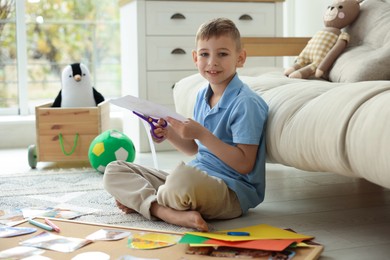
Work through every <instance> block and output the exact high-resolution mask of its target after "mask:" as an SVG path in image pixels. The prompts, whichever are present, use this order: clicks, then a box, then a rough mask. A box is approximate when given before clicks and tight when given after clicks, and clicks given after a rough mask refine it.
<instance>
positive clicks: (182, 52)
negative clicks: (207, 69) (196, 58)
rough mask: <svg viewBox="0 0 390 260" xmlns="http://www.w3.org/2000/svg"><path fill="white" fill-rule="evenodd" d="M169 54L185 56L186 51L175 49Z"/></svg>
mask: <svg viewBox="0 0 390 260" xmlns="http://www.w3.org/2000/svg"><path fill="white" fill-rule="evenodd" d="M171 54H186V51H185V50H183V49H182V48H176V49H174V50H172V51H171Z"/></svg>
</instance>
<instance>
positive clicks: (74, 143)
mask: <svg viewBox="0 0 390 260" xmlns="http://www.w3.org/2000/svg"><path fill="white" fill-rule="evenodd" d="M58 136H59V138H60V147H61V150H62V153H63V154H64V155H66V156H69V155H72V154H73V153H74V151H75V150H76V146H77V141H78V140H79V134H78V133H76V136H75V137H74V139H73V147H72V150H71V151H70V152H66V151H65V147H64V140H63V137H62V134H61V133H60V134H59V135H58Z"/></svg>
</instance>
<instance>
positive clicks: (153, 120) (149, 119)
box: [133, 111, 168, 139]
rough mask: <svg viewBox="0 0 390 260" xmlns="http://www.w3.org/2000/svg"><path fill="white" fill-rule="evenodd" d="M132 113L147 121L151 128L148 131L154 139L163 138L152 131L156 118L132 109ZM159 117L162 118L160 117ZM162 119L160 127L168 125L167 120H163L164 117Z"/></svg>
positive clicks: (154, 127) (154, 128)
mask: <svg viewBox="0 0 390 260" xmlns="http://www.w3.org/2000/svg"><path fill="white" fill-rule="evenodd" d="M133 113H134V114H135V115H137V116H138V117H140V118H141V119H143V120H145V121H146V122H148V123H149V125H150V128H151V130H150V132H151V133H152V135H153V137H154V138H156V139H163V138H164V137H163V136H157V135H156V134H155V133H154V130H156V129H157V127H156V124H157V122H158V120H159V119H156V118H153V117H150V116H144V115H142V114H140V113H138V112H135V111H133ZM161 119H162V118H161ZM162 120H163V124H162V125H161V127H162V128H165V127H167V126H168V123H167V121H165V120H164V119H162Z"/></svg>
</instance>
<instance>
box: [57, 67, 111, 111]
mask: <svg viewBox="0 0 390 260" xmlns="http://www.w3.org/2000/svg"><path fill="white" fill-rule="evenodd" d="M61 83H62V89H61V90H60V92H59V93H58V95H57V97H56V98H55V100H54V103H53V105H52V107H94V106H97V105H98V104H99V103H100V102H102V101H104V97H103V95H102V94H100V93H99V92H98V91H97V90H96V89H95V88H94V87H93V86H92V84H91V76H90V74H89V70H88V68H87V66H85V65H84V64H82V63H73V64H71V65H68V66H66V67H65V68H64V70H63V71H62V80H61Z"/></svg>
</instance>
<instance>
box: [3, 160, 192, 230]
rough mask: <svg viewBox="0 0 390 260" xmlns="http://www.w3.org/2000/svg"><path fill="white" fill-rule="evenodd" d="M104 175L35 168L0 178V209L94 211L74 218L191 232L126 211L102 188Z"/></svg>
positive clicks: (78, 170)
mask: <svg viewBox="0 0 390 260" xmlns="http://www.w3.org/2000/svg"><path fill="white" fill-rule="evenodd" d="M102 178H103V175H102V174H100V173H97V172H96V171H95V170H93V169H92V168H73V169H55V170H42V171H38V170H34V171H29V172H28V173H23V174H15V175H3V176H1V178H0V210H4V209H6V210H10V209H22V208H28V207H61V208H69V209H73V210H79V211H82V212H85V211H88V212H93V213H90V214H88V215H83V216H80V217H78V218H76V219H75V220H78V221H86V222H93V223H101V224H112V225H120V226H130V227H137V228H147V229H154V230H167V231H175V232H185V231H192V229H188V228H182V227H179V226H176V225H171V224H167V223H165V222H163V221H150V220H148V219H146V218H144V217H143V216H141V215H139V214H137V213H133V214H124V213H122V212H121V211H120V210H119V209H118V208H117V207H116V206H115V201H114V199H113V198H112V196H111V195H110V194H108V193H107V192H106V191H105V190H104V189H103V184H102Z"/></svg>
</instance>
